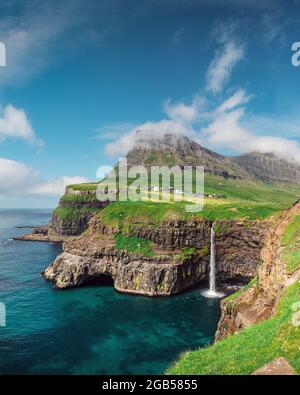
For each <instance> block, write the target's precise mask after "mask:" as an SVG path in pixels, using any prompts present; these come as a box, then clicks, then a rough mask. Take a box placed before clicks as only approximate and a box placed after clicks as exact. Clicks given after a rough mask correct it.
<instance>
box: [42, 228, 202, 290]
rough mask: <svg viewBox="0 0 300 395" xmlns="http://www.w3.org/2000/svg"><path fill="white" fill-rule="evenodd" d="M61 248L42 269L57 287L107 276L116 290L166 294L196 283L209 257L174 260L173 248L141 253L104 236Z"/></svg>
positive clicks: (83, 283) (100, 280) (99, 280)
mask: <svg viewBox="0 0 300 395" xmlns="http://www.w3.org/2000/svg"><path fill="white" fill-rule="evenodd" d="M63 248H64V252H63V253H62V254H61V255H59V256H58V257H57V258H56V260H55V262H54V263H53V264H51V265H50V266H49V267H48V268H47V269H46V270H45V271H44V273H43V275H44V277H45V278H46V279H47V280H50V281H52V282H53V283H54V285H55V287H56V288H59V289H64V288H70V287H76V286H81V285H85V284H88V283H90V282H91V281H92V282H98V283H101V282H102V281H103V280H104V279H105V278H107V277H110V278H111V279H112V280H113V283H114V287H115V289H116V290H117V291H120V292H126V293H133V294H143V295H148V296H166V295H173V294H177V293H179V292H182V291H183V290H185V289H188V288H190V287H192V286H194V285H195V284H198V283H199V282H200V281H201V280H203V279H204V278H205V276H206V273H207V269H208V257H202V258H201V259H200V260H199V258H195V257H194V258H193V257H191V258H190V259H188V260H180V261H177V260H176V259H174V257H175V256H176V251H163V250H161V249H160V255H157V254H156V255H155V256H153V257H143V256H140V255H137V254H129V253H127V252H124V251H118V250H116V248H115V244H114V240H113V239H112V238H110V237H107V236H103V237H101V238H100V239H99V238H98V239H91V238H77V239H70V240H68V241H67V242H65V243H64V245H63Z"/></svg>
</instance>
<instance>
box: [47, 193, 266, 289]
mask: <svg viewBox="0 0 300 395" xmlns="http://www.w3.org/2000/svg"><path fill="white" fill-rule="evenodd" d="M66 192H67V193H66V195H65V196H64V197H63V198H62V199H61V201H60V206H59V208H58V209H57V210H55V212H54V214H53V217H52V220H51V222H50V224H49V228H48V235H52V237H53V235H54V234H55V235H56V236H57V237H59V235H60V237H61V238H62V240H64V244H63V250H64V252H63V253H62V254H61V255H60V256H59V257H58V258H57V259H56V260H55V262H54V263H53V264H52V265H50V266H49V267H48V268H47V269H46V270H45V271H44V273H43V274H44V276H45V278H46V279H48V280H50V281H52V282H53V283H54V286H55V287H56V288H60V289H62V288H70V287H76V286H81V285H84V284H88V283H90V282H91V281H93V282H95V281H96V282H98V283H101V282H102V281H104V280H107V278H110V280H111V282H112V283H113V284H114V287H115V289H116V290H118V291H121V292H127V293H135V294H144V295H148V296H163V295H172V294H176V293H179V292H182V291H184V290H186V289H188V288H191V287H193V286H195V285H197V284H199V283H200V282H201V281H203V280H204V279H207V277H208V272H209V250H210V232H211V226H212V222H211V220H209V219H207V218H191V219H177V218H176V219H162V220H160V221H157V222H155V221H152V222H147V221H144V223H143V224H141V222H140V221H137V222H136V223H131V225H130V226H124V224H122V223H121V222H120V221H117V222H116V226H114V225H113V221H108V223H107V221H103V216H101V213H102V210H103V208H104V207H106V205H107V203H106V202H105V203H104V204H103V203H101V204H99V203H100V202H98V205H97V206H96V205H93V204H94V203H93V200H94V199H95V192H91V191H89V192H88V193H87V192H85V191H76V193H74V191H73V190H72V188H69V189H68V190H67V191H66ZM91 209H92V210H91ZM113 214H114V216H115V215H116V213H115V212H113ZM120 214H122V217H124V213H120ZM152 219H153V218H152ZM109 223H112V224H111V225H110V224H109ZM266 226H267V221H249V220H221V221H216V222H215V230H216V246H217V259H218V267H217V271H218V278H219V279H220V280H222V281H223V280H226V281H239V282H241V281H242V282H248V281H250V280H251V279H252V278H253V277H254V276H255V275H256V272H257V267H258V264H259V259H260V249H261V247H262V242H263V238H264V234H265V228H266ZM74 235H79V236H77V237H75V238H74V237H73V236H74ZM120 235H121V236H122V237H124V238H125V243H124V246H123V248H119V247H118V245H117V243H116V239H117V238H118V237H119V236H120ZM133 240H137V245H140V244H143V243H145V242H146V243H148V245H149V248H150V250H151V254H150V256H145V254H143V251H139V250H138V248H136V249H133V250H132V251H128V250H126V249H127V245H130V244H131V243H132V241H133Z"/></svg>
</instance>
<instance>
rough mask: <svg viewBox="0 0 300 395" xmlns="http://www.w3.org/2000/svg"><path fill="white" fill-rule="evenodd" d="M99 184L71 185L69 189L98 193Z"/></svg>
mask: <svg viewBox="0 0 300 395" xmlns="http://www.w3.org/2000/svg"><path fill="white" fill-rule="evenodd" d="M97 185H98V182H90V183H86V184H73V185H69V188H72V189H74V191H96V189H97Z"/></svg>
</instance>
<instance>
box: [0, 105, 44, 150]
mask: <svg viewBox="0 0 300 395" xmlns="http://www.w3.org/2000/svg"><path fill="white" fill-rule="evenodd" d="M8 138H16V139H22V140H25V141H27V142H29V143H31V144H35V145H37V146H42V145H43V141H42V140H40V139H38V138H37V137H36V135H35V132H34V130H33V128H32V125H31V123H30V121H29V119H28V117H27V115H26V113H25V111H24V110H22V109H18V108H15V107H14V106H13V105H11V104H9V105H7V106H6V107H5V108H4V109H3V111H2V114H1V115H0V142H1V141H4V140H6V139H8Z"/></svg>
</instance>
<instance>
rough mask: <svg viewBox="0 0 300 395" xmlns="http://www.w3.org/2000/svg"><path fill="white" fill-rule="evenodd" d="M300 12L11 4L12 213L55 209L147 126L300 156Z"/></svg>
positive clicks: (164, 2) (240, 4) (6, 174)
mask: <svg viewBox="0 0 300 395" xmlns="http://www.w3.org/2000/svg"><path fill="white" fill-rule="evenodd" d="M299 17H300V1H299V0H290V1H279V0H259V1H257V0H226V1H225V0H224V1H222V0H101V1H97V0H84V1H83V0H65V1H64V2H62V1H58V0H44V1H43V2H41V1H36V0H30V1H26V0H25V1H24V0H1V4H0V43H2V44H3V45H0V208H47V207H54V206H55V205H56V204H57V202H58V199H59V197H60V196H61V195H62V194H63V192H64V188H65V186H66V185H68V184H72V183H78V182H86V181H88V180H95V177H96V171H97V168H98V167H99V166H103V165H111V164H114V163H115V162H116V161H117V160H118V158H120V157H122V156H124V155H126V153H127V152H128V150H130V149H131V148H132V147H133V145H134V142H135V135H136V131H137V130H142V131H144V132H145V135H146V136H147V137H149V138H155V136H157V135H162V134H164V133H174V134H178V135H188V136H190V137H192V138H194V139H195V140H196V141H198V142H199V143H200V144H202V145H204V146H206V147H208V148H210V149H212V150H215V151H217V152H220V153H223V154H227V155H239V154H243V153H247V152H251V151H259V152H272V153H274V154H276V155H277V156H279V157H283V158H286V159H288V160H292V161H296V162H298V163H299V164H300V116H299V114H300V111H299V110H300V101H299V86H300V85H299V83H300V67H294V66H293V64H292V56H293V55H295V56H297V53H295V52H293V51H292V50H291V48H292V45H293V43H295V42H299V41H300V31H299V22H298V21H299ZM3 46H4V47H5V49H6V53H5V64H6V65H5V66H3V65H2V63H3V56H4V53H3V51H2V50H3ZM299 59H300V55H299ZM1 60H2V63H1Z"/></svg>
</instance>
